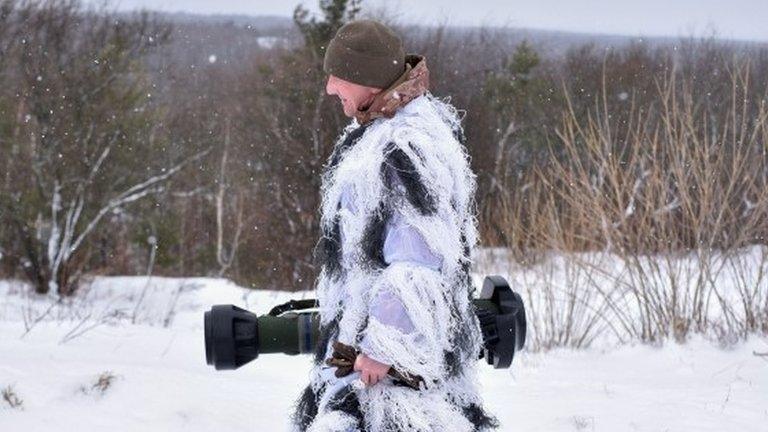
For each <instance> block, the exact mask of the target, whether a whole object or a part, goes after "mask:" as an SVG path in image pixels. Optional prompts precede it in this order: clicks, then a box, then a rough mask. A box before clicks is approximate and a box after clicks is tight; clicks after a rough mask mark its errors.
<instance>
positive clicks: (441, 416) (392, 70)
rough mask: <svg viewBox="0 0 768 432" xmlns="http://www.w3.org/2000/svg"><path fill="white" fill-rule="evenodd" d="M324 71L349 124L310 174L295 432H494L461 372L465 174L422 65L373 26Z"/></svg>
mask: <svg viewBox="0 0 768 432" xmlns="http://www.w3.org/2000/svg"><path fill="white" fill-rule="evenodd" d="M324 69H325V72H326V73H327V74H328V75H329V78H328V83H327V86H326V90H327V92H328V94H331V95H336V96H338V97H339V99H340V100H341V103H342V105H343V107H344V112H345V114H346V115H347V116H349V117H352V118H353V120H352V122H351V123H350V124H349V126H347V127H346V128H345V130H344V132H343V133H342V135H341V137H340V138H339V140H338V142H337V143H336V146H335V148H334V150H333V153H332V155H331V156H330V159H329V161H328V163H327V165H326V170H325V173H324V174H323V186H322V208H321V212H322V218H321V226H322V230H323V236H322V238H321V239H320V242H319V243H318V245H317V248H316V253H317V254H318V258H319V259H320V262H321V263H322V271H321V274H320V277H319V279H318V285H317V295H318V299H319V302H320V315H321V325H322V328H321V332H322V337H321V340H320V343H319V347H318V352H317V355H316V357H315V367H314V369H313V371H312V374H311V384H310V385H309V386H308V387H307V388H306V389H305V390H304V392H303V394H302V395H301V397H300V398H299V401H298V402H297V407H296V412H295V414H294V418H293V423H294V426H295V429H296V430H300V431H311V432H330V431H338V432H350V431H368V432H389V431H420V432H451V431H456V432H459V431H461V432H465V431H483V430H490V429H495V428H496V427H497V422H496V420H495V419H494V418H493V417H492V416H489V415H487V414H486V413H485V412H484V410H483V408H482V401H481V399H480V397H479V395H478V390H477V383H476V377H475V375H476V372H475V368H476V365H477V363H478V362H477V360H478V355H479V352H480V346H481V344H482V336H481V333H480V326H479V322H478V320H477V318H476V316H475V313H474V306H473V304H472V302H471V299H472V297H473V296H472V294H473V293H472V291H473V288H472V284H471V280H470V275H469V267H470V255H471V252H472V250H473V248H474V247H475V243H476V239H477V228H476V218H475V213H474V212H475V205H474V193H475V175H474V174H473V173H472V171H471V170H470V168H469V163H468V156H467V154H466V149H465V147H464V144H463V132H462V128H461V124H460V118H459V117H458V115H457V112H456V110H455V109H454V108H453V107H452V106H451V105H449V104H448V103H446V102H444V101H441V100H438V99H436V98H435V97H433V96H432V95H431V94H430V93H429V71H428V70H427V65H426V61H425V59H424V58H423V57H421V56H416V55H407V56H406V55H405V53H404V51H403V46H402V42H401V41H400V38H399V37H398V36H397V35H396V34H395V33H394V32H393V31H392V30H391V29H389V28H387V27H386V26H384V25H382V24H380V23H378V22H375V21H370V20H359V21H354V22H350V23H348V24H346V25H344V26H343V27H341V29H339V31H338V33H337V34H336V36H335V37H334V38H333V40H332V41H331V42H330V44H329V45H328V48H327V51H326V55H325V62H324ZM342 344H343V345H342ZM350 353H351V356H350ZM390 368H391V369H392V371H397V373H399V374H400V375H398V376H396V377H392V376H391V375H392V374H390V375H387V372H388V371H389V370H390ZM393 373H394V374H395V375H397V373H395V372H393ZM408 383H409V384H410V385H411V387H409V386H408V385H407V384H408ZM413 387H417V388H416V389H414V388H413Z"/></svg>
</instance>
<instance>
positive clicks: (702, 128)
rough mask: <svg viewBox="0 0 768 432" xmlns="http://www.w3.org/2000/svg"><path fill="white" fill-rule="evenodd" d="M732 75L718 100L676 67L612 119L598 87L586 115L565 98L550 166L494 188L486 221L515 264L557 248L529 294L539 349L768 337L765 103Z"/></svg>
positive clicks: (534, 261)
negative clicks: (554, 263)
mask: <svg viewBox="0 0 768 432" xmlns="http://www.w3.org/2000/svg"><path fill="white" fill-rule="evenodd" d="M729 70H730V80H731V82H732V86H731V90H732V91H731V94H730V97H729V100H725V101H718V102H716V103H717V104H719V106H717V109H711V107H712V105H711V101H706V98H704V97H703V96H702V95H699V94H695V93H694V92H693V91H692V90H691V88H692V86H691V85H690V83H689V81H688V80H687V79H686V78H685V77H681V76H680V74H678V73H676V72H675V71H674V70H673V71H672V72H670V73H669V75H668V76H665V77H663V78H661V79H659V80H658V81H657V86H656V88H657V98H656V100H655V102H653V103H652V104H649V105H647V106H638V104H636V103H635V102H634V101H633V102H632V105H631V108H630V115H629V116H628V117H624V116H622V118H623V120H621V121H616V120H614V119H615V118H618V117H619V116H612V114H611V113H610V112H609V111H608V108H607V107H608V103H607V101H606V100H605V96H603V99H602V100H598V103H597V104H596V108H595V109H594V110H593V111H592V112H591V113H590V114H589V116H588V118H586V119H585V118H578V116H577V115H576V113H575V112H574V110H573V109H571V108H570V103H569V104H568V109H567V110H566V111H565V112H564V114H563V122H562V126H561V127H560V128H559V130H558V132H557V133H558V138H559V139H558V142H557V143H553V145H552V147H551V149H552V151H551V153H550V157H549V159H548V161H547V163H544V164H539V165H537V166H536V167H535V168H532V169H530V170H528V171H527V172H525V173H523V174H521V179H522V181H520V182H518V183H519V184H520V185H522V186H519V187H515V188H510V189H507V190H505V191H504V193H503V194H502V196H501V197H500V201H499V203H498V205H497V206H496V208H495V209H494V218H493V219H494V220H495V221H496V224H497V226H501V227H503V231H504V233H503V234H504V235H503V236H501V237H502V238H505V239H510V240H508V244H506V245H504V246H506V247H508V248H510V250H511V251H512V256H513V257H514V258H515V260H516V261H517V262H519V263H523V264H526V265H529V266H530V265H539V264H541V262H542V258H543V257H546V256H547V254H548V253H549V252H552V251H555V252H557V253H558V254H559V255H560V256H564V257H565V263H564V264H563V265H562V266H561V268H560V270H561V271H559V272H558V273H557V275H556V276H555V275H551V276H550V281H551V283H550V284H549V285H548V287H547V288H544V291H545V292H543V293H542V292H537V293H534V295H533V296H532V297H531V299H530V301H531V302H533V304H532V307H531V311H532V313H533V314H535V315H539V316H534V318H533V321H534V323H535V324H534V327H535V328H534V335H535V336H534V337H535V338H538V340H537V341H535V345H537V346H538V347H541V348H548V347H551V346H584V345H588V344H589V342H590V341H591V340H592V339H593V338H594V337H595V336H596V333H600V332H602V331H603V330H612V331H613V333H614V334H615V335H616V336H617V337H618V338H619V339H620V340H625V339H635V340H641V341H645V342H651V343H653V342H660V341H663V340H665V339H667V338H670V337H672V338H674V339H676V340H685V339H686V338H687V337H688V335H690V334H691V333H702V334H711V335H714V336H715V337H716V338H717V339H718V340H720V341H722V342H730V341H733V340H736V339H738V338H741V337H745V336H746V335H748V334H750V333H754V332H762V333H765V332H768V278H767V277H766V274H765V272H766V271H768V249H766V248H765V247H764V246H765V245H768V110H767V109H766V103H765V99H764V98H763V99H762V100H761V98H760V97H754V95H752V94H751V93H750V80H749V78H750V68H749V64H748V63H746V62H737V61H734V63H733V64H732V65H731V67H730V69H729ZM604 93H605V92H604ZM708 103H709V105H708ZM722 104H727V109H722V108H723V107H722ZM485 219H486V220H489V219H490V218H489V217H486V218H485ZM761 246H763V247H761ZM587 252H588V253H587ZM585 253H586V254H585ZM595 253H597V255H595ZM606 256H610V257H617V258H618V261H617V262H613V263H611V264H610V265H611V266H612V267H611V268H606V267H605V266H606V263H605V257H606ZM585 257H586V258H585ZM540 268H546V266H540ZM544 273H546V271H544ZM543 277H544V278H545V279H546V275H544V276H543ZM606 287H611V288H610V289H609V290H607V291H606ZM541 299H544V300H543V302H542V300H541ZM537 325H538V328H536V327H537Z"/></svg>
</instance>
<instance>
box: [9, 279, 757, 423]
mask: <svg viewBox="0 0 768 432" xmlns="http://www.w3.org/2000/svg"><path fill="white" fill-rule="evenodd" d="M310 295H311V293H303V294H298V295H293V296H291V295H289V294H285V293H275V292H268V291H263V292H253V291H248V290H244V289H242V288H239V287H237V286H235V285H233V284H231V283H229V282H227V281H225V280H215V279H164V278H151V279H149V280H148V279H147V278H141V277H135V278H128V277H125V278H123V277H121V278H97V279H96V280H95V281H94V283H93V284H92V285H90V286H89V287H88V288H87V289H86V290H84V292H83V295H81V296H79V297H78V298H76V299H74V300H72V301H70V302H68V304H56V303H54V300H53V299H52V298H44V299H31V298H29V297H28V296H27V295H26V294H25V291H24V290H23V289H21V285H20V284H18V283H14V282H10V281H5V282H0V390H2V389H9V388H10V389H11V390H12V391H13V393H14V394H15V397H16V398H18V399H19V400H21V405H20V406H19V407H17V408H11V407H10V404H9V403H8V402H7V401H4V400H3V399H2V398H0V431H54V430H55V431H105V430H109V431H112V432H114V431H184V432H194V431H212V430H217V431H233V432H234V431H282V430H287V420H286V416H287V415H288V413H289V412H290V408H291V404H292V403H293V401H294V399H295V398H296V396H297V395H298V393H299V391H300V389H301V388H302V387H303V385H305V384H306V382H307V374H308V371H309V366H310V359H309V358H308V357H300V356H297V357H287V356H268V355H265V356H262V357H261V358H259V359H258V360H256V361H254V362H253V363H252V364H249V365H247V366H245V367H243V368H241V369H240V370H237V371H229V372H217V371H215V370H214V369H213V368H211V367H209V366H207V365H206V364H205V354H204V346H203V330H202V314H203V312H204V311H205V310H207V309H208V308H209V307H210V306H211V305H213V304H218V303H234V304H237V305H240V306H245V307H248V308H249V309H251V310H253V311H255V312H257V313H259V314H262V313H265V312H266V311H268V310H269V308H270V307H271V306H273V305H275V304H278V303H280V302H283V301H285V300H287V299H288V298H301V297H302V296H310ZM137 305H138V306H137ZM754 352H758V353H760V352H768V340H766V339H763V338H759V337H753V338H751V339H750V340H748V341H747V342H746V343H742V344H739V345H736V346H735V347H732V348H730V349H726V350H723V349H720V348H717V347H715V346H713V345H712V344H711V343H710V342H708V341H704V340H701V339H694V340H691V341H689V342H688V343H687V344H685V345H676V344H667V345H666V346H664V347H663V348H654V347H649V346H643V345H639V346H625V347H621V348H613V349H599V348H592V349H587V350H580V351H575V350H564V349H562V350H554V351H550V352H548V353H546V354H540V353H535V354H534V353H522V355H520V356H519V357H518V358H517V359H516V360H515V363H514V364H513V367H512V369H510V370H493V369H490V368H489V367H488V366H485V365H483V366H482V368H481V371H482V373H481V382H482V384H483V395H484V398H485V399H486V401H487V406H488V408H489V409H490V410H491V411H492V412H493V413H495V414H496V415H497V416H498V417H499V419H500V420H501V421H502V424H503V427H502V430H503V431H526V432H528V431H547V432H558V431H740V432H741V431H755V432H758V431H761V432H765V431H766V430H768V426H766V425H767V424H768V357H761V356H758V355H755V354H754ZM100 378H101V379H100ZM11 399H13V398H12V397H11Z"/></svg>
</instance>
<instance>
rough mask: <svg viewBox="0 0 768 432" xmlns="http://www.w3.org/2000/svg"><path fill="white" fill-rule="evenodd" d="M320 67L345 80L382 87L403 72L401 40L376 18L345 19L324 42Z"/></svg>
mask: <svg viewBox="0 0 768 432" xmlns="http://www.w3.org/2000/svg"><path fill="white" fill-rule="evenodd" d="M323 69H324V70H325V73H327V74H329V75H334V76H336V77H338V78H341V79H343V80H345V81H349V82H353V83H355V84H360V85H365V86H369V87H378V88H382V89H385V88H387V87H389V85H390V84H392V83H393V82H395V80H397V79H398V78H399V77H400V75H402V74H403V72H405V51H404V50H403V43H402V41H401V40H400V38H399V37H398V36H397V34H395V32H393V31H392V30H391V29H389V28H388V27H387V26H385V25H384V24H381V23H379V22H376V21H373V20H357V21H352V22H348V23H346V24H344V25H343V26H341V28H340V29H339V31H338V32H336V36H334V37H333V39H331V42H330V43H329V44H328V48H327V49H326V51H325V61H324V62H323Z"/></svg>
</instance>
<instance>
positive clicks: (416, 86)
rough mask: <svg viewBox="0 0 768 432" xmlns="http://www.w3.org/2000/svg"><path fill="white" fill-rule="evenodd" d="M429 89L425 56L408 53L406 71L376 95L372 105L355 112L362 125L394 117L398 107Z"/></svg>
mask: <svg viewBox="0 0 768 432" xmlns="http://www.w3.org/2000/svg"><path fill="white" fill-rule="evenodd" d="M427 91H429V69H427V61H426V60H425V59H424V57H423V56H417V55H408V56H406V58H405V72H403V74H402V75H401V76H400V78H398V79H397V80H396V81H395V82H394V83H393V84H392V85H391V86H389V88H387V89H385V90H383V91H382V92H381V93H379V94H378V95H376V97H375V98H374V99H373V102H371V105H370V106H369V107H368V108H367V109H365V110H363V111H358V112H357V114H355V118H356V119H357V122H358V123H359V124H361V125H363V124H366V123H368V122H370V121H372V120H375V119H377V118H380V117H386V118H392V117H393V116H394V115H395V113H396V112H397V110H398V109H400V108H402V107H403V106H405V105H406V104H408V102H410V101H412V100H413V99H416V98H417V97H419V96H421V95H423V94H424V93H426V92H427Z"/></svg>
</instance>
